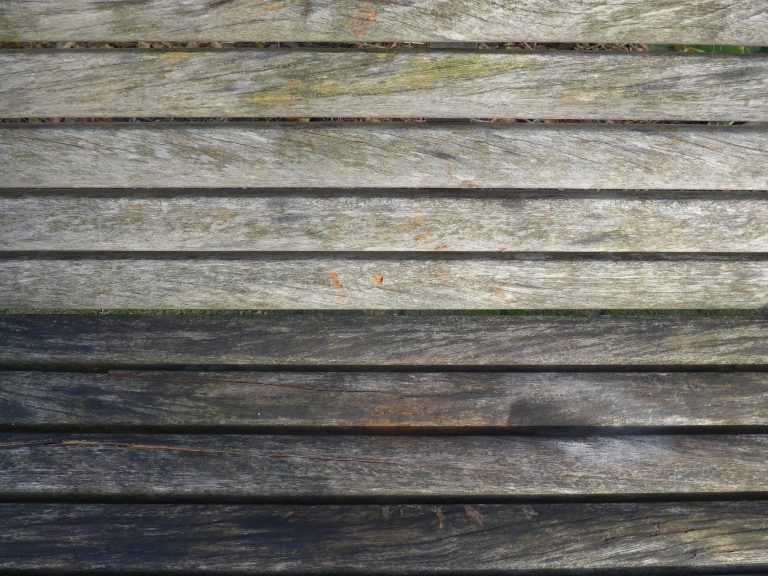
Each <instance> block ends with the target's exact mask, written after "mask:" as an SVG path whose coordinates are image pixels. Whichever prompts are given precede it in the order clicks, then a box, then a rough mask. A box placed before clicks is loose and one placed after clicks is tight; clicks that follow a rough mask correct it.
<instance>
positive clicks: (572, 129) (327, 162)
mask: <svg viewBox="0 0 768 576" xmlns="http://www.w3.org/2000/svg"><path fill="white" fill-rule="evenodd" d="M0 159H2V161H3V172H4V174H3V175H4V180H3V183H2V186H3V187H5V188H105V187H115V188H183V187H189V188H211V187H213V188H247V187H251V188H262V189H264V188H291V187H300V188H301V187H309V188H353V189H360V188H377V187H379V188H425V187H426V188H538V189H541V188H545V189H551V188H572V189H595V188H602V189H633V190H643V189H659V190H677V189H689V190H696V189H707V190H720V189H726V190H736V189H746V190H765V189H768V131H767V130H766V129H765V128H764V127H762V126H755V127H747V126H733V127H725V126H690V125H687V126H685V125H684V126H659V125H644V126H640V125H637V126H626V125H623V126H615V125H614V126H609V125H584V124H580V125H566V124H562V125H541V124H539V125H531V124H506V125H504V124H478V123H464V124H447V123H446V124H441V123H435V124H431V123H428V124H414V123H390V124H387V123H379V124H365V123H347V124H336V125H334V124H324V123H313V124H298V125H297V124H293V125H287V124H279V123H276V124H269V123H267V124H258V123H255V124H248V123H242V124H240V123H238V124H234V123H233V124H229V125H216V124H208V125H204V124H198V125H194V124H170V125H168V124H165V125H158V124H155V123H150V124H146V123H144V124H139V125H132V126H130V125H129V126H126V125H122V126H121V125H119V124H115V125H101V126H95V125H93V124H81V125H76V126H52V127H51V126H49V127H24V125H17V126H15V127H11V128H3V129H0Z"/></svg>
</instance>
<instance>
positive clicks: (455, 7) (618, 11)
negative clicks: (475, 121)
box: [0, 0, 768, 46]
mask: <svg viewBox="0 0 768 576" xmlns="http://www.w3.org/2000/svg"><path fill="white" fill-rule="evenodd" d="M765 8H766V6H765V4H764V2H763V0H727V1H725V2H723V1H718V0H698V1H696V2H690V1H687V0H673V1H670V0H642V1H640V2H637V1H632V0H597V1H595V0H577V1H572V2H569V4H568V7H567V10H564V9H563V7H562V6H561V5H560V4H559V3H557V2H552V1H551V0H524V1H517V2H513V3H508V2H506V3H498V2H493V1H491V0H458V1H451V2H449V1H447V0H411V1H408V2H402V1H396V2H389V1H386V2H379V1H375V2H374V1H365V0H338V1H335V2H323V1H320V0H289V1H286V2H280V3H277V4H276V3H275V2H271V1H269V0H237V1H228V2H210V1H206V0H190V1H187V2H184V3H180V2H174V1H172V0H147V1H144V2H141V3H140V4H135V5H130V6H126V5H124V4H122V3H118V4H114V3H105V2H99V1H97V0H68V1H67V2H25V1H24V0H5V2H4V3H3V7H2V11H1V12H0V40H2V41H6V42H8V41H11V42H15V41H18V40H42V41H45V40H97V41H104V40H113V41H116V40H125V41H131V40H141V39H144V40H175V41H188V40H220V41H256V42H261V41H286V40H290V41H303V42H361V41H366V42H375V41H381V42H392V41H397V40H407V41H445V40H454V41H462V40H470V41H502V42H503V41H538V42H598V43H603V42H610V43H615V42H619V43H626V42H639V43H654V42H655V43H666V44H678V43H686V44H713V43H717V44H748V45H749V44H751V45H758V46H759V45H765V44H768V17H766V10H765Z"/></svg>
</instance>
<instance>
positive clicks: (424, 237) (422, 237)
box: [413, 232, 429, 242]
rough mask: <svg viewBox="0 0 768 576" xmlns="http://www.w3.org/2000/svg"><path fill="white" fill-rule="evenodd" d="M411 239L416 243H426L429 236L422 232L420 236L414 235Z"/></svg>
mask: <svg viewBox="0 0 768 576" xmlns="http://www.w3.org/2000/svg"><path fill="white" fill-rule="evenodd" d="M413 239H414V240H416V242H426V241H427V240H429V235H428V234H425V233H424V232H422V233H421V234H416V236H414V237H413Z"/></svg>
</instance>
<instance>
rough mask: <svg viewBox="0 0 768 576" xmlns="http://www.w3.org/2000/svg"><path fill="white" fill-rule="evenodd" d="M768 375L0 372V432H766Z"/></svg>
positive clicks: (746, 373)
mask: <svg viewBox="0 0 768 576" xmlns="http://www.w3.org/2000/svg"><path fill="white" fill-rule="evenodd" d="M766 405H768V374H764V373H760V372H742V373H634V374H633V373H626V374H625V373H517V372H508V373H495V372H486V373H474V372H463V373H462V372H443V373H429V374H425V373H410V374H404V373H397V372H396V373H379V372H321V373H313V372H174V371H160V372H143V371H136V372H134V371H114V372H108V373H97V374H88V373H61V372H0V426H26V427H29V426H61V425H70V426H78V427H80V428H85V427H89V426H98V427H106V426H119V427H129V426H145V427H146V426H156V427H169V426H178V427H184V426H208V427H214V426H235V427H275V428H281V427H316V426H320V427H329V428H338V427H342V428H343V427H353V428H354V427H373V428H388V429H393V428H398V429H405V428H409V427H418V428H500V429H509V428H517V427H531V426H555V427H559V426H607V427H648V426H650V427H658V426H751V425H758V426H766V425H768V411H766V409H765V407H766Z"/></svg>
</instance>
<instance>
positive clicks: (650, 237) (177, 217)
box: [0, 191, 768, 253]
mask: <svg viewBox="0 0 768 576" xmlns="http://www.w3.org/2000/svg"><path fill="white" fill-rule="evenodd" d="M437 247H441V248H440V249H441V251H443V252H455V251H457V252H483V251H486V252H514V251H520V252H721V253H724V252H734V253H738V252H768V198H766V199H763V198H759V197H749V198H747V197H738V196H737V195H736V194H735V193H731V192H726V193H707V192H699V193H696V194H688V195H665V194H664V193H659V192H657V193H653V194H651V193H645V192H641V193H638V194H634V195H606V196H593V197H590V196H585V195H584V194H583V193H581V192H577V191H567V192H550V193H539V194H536V193H525V192H509V193H507V194H505V195H504V196H493V195H487V194H482V193H477V192H468V193H461V195H458V194H456V193H454V194H449V193H447V192H445V191H428V192H423V193H413V194H410V195H403V194H400V195H394V196H393V195H392V194H388V195H384V194H373V195H371V194H360V193H358V194H350V193H342V192H338V193H336V194H334V195H321V194H311V195H305V194H302V195H291V194H286V193H279V192H274V191H273V192H271V193H267V194H265V195H256V196H253V195H237V196H233V195H229V196H204V195H202V196H196V195H192V193H186V194H184V193H180V194H179V195H174V196H165V197H162V196H161V197H152V196H137V195H121V194H120V193H119V192H104V193H103V194H101V195H99V196H84V195H77V194H72V193H70V194H61V195H55V196H54V195H44V196H34V195H26V194H25V193H20V194H19V195H17V196H5V197H4V196H0V250H10V251H14V250H15V251H23V250H47V251H66V250H72V251H90V250H107V251H108V250H116V251H119V250H137V251H164V250H177V251H185V250H194V251H203V252H217V251H240V250H242V251H310V252H311V251H318V252H319V251H327V252H335V251H379V252H390V251H391V252H394V251H418V252H429V251H432V250H434V249H436V248H437Z"/></svg>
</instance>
